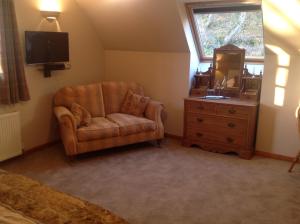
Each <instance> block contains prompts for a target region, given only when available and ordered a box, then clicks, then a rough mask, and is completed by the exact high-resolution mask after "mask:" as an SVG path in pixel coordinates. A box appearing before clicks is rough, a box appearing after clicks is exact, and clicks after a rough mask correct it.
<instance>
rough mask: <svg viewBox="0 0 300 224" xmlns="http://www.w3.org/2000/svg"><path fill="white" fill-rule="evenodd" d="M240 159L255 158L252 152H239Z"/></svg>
mask: <svg viewBox="0 0 300 224" xmlns="http://www.w3.org/2000/svg"><path fill="white" fill-rule="evenodd" d="M238 154H239V157H240V158H242V159H251V158H252V156H253V152H252V151H241V152H238Z"/></svg>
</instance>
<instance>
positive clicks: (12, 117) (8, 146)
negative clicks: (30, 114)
mask: <svg viewBox="0 0 300 224" xmlns="http://www.w3.org/2000/svg"><path fill="white" fill-rule="evenodd" d="M21 154H22V141H21V124H20V113H19V112H13V113H8V114H2V115H0V161H3V160H7V159H10V158H12V157H15V156H18V155H21Z"/></svg>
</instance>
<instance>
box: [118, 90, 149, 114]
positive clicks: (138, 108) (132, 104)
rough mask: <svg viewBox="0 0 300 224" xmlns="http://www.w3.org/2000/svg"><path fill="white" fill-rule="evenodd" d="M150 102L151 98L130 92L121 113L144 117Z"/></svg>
mask: <svg viewBox="0 0 300 224" xmlns="http://www.w3.org/2000/svg"><path fill="white" fill-rule="evenodd" d="M149 101H150V97H145V96H141V95H139V94H135V93H133V92H132V91H131V90H128V92H127V95H126V98H125V100H124V102H123V105H122V107H121V113H124V114H131V115H134V116H138V117H142V116H143V114H144V112H145V109H146V107H147V104H148V103H149Z"/></svg>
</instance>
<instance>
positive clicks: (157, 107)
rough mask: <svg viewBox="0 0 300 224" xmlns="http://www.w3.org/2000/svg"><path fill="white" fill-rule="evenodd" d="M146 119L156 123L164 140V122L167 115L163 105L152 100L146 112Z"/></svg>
mask: <svg viewBox="0 0 300 224" xmlns="http://www.w3.org/2000/svg"><path fill="white" fill-rule="evenodd" d="M145 117H146V118H148V119H150V120H152V121H155V122H156V124H157V126H158V129H159V130H160V131H159V135H160V137H161V138H163V135H164V122H165V121H166V120H167V113H166V111H165V107H164V105H163V104H162V103H160V102H158V101H154V100H150V102H149V103H148V105H147V108H146V111H145Z"/></svg>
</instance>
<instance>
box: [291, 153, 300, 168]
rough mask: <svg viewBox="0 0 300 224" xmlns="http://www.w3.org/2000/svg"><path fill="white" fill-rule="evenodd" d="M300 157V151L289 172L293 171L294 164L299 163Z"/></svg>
mask: <svg viewBox="0 0 300 224" xmlns="http://www.w3.org/2000/svg"><path fill="white" fill-rule="evenodd" d="M299 159H300V152H299V153H298V155H297V156H296V157H295V159H294V161H293V163H292V165H291V167H290V169H289V172H292V170H293V168H294V166H295V165H296V163H298V161H299Z"/></svg>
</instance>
